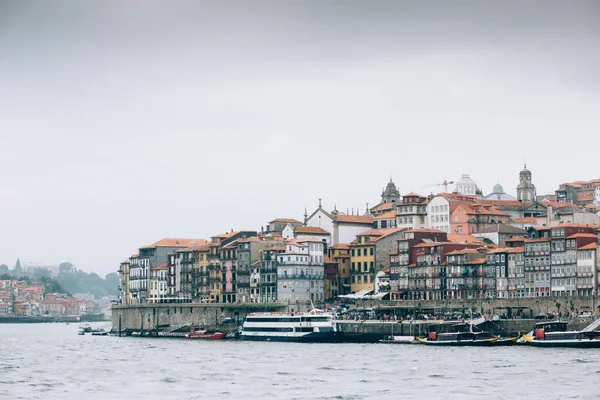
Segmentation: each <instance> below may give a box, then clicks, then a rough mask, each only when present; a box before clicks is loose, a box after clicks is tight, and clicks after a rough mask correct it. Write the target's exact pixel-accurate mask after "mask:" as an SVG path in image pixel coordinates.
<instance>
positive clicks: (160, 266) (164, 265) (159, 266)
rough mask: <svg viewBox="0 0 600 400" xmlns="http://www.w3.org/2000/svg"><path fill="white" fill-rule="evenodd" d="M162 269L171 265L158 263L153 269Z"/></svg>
mask: <svg viewBox="0 0 600 400" xmlns="http://www.w3.org/2000/svg"><path fill="white" fill-rule="evenodd" d="M162 269H169V266H168V265H167V264H160V265H157V266H156V267H152V271H159V270H162Z"/></svg>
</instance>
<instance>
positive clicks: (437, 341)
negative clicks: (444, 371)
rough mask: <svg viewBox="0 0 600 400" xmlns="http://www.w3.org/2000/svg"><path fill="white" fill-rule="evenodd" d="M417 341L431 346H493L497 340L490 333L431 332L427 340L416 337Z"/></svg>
mask: <svg viewBox="0 0 600 400" xmlns="http://www.w3.org/2000/svg"><path fill="white" fill-rule="evenodd" d="M417 340H418V341H419V342H421V343H423V344H427V345H433V346H493V345H494V344H495V343H496V342H497V341H498V338H497V337H496V336H494V335H492V334H491V333H490V332H450V333H440V334H435V332H431V333H430V334H429V336H428V337H427V338H420V337H417Z"/></svg>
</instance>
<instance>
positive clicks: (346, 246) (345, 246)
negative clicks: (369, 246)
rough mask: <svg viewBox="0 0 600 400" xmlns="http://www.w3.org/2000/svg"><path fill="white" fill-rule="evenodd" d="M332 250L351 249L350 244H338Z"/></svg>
mask: <svg viewBox="0 0 600 400" xmlns="http://www.w3.org/2000/svg"><path fill="white" fill-rule="evenodd" d="M332 248H334V249H348V248H350V244H349V243H338V244H336V245H333V246H332Z"/></svg>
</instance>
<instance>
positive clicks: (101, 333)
mask: <svg viewBox="0 0 600 400" xmlns="http://www.w3.org/2000/svg"><path fill="white" fill-rule="evenodd" d="M109 334H110V332H109V331H95V332H92V336H109Z"/></svg>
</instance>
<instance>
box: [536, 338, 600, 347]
mask: <svg viewBox="0 0 600 400" xmlns="http://www.w3.org/2000/svg"><path fill="white" fill-rule="evenodd" d="M525 345H527V346H536V347H567V348H574V349H595V348H600V340H536V339H533V340H530V341H529V340H526V341H525Z"/></svg>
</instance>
